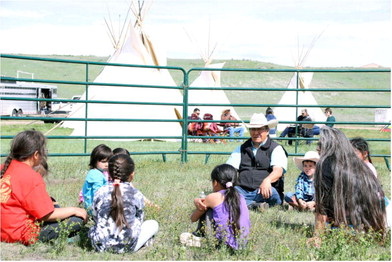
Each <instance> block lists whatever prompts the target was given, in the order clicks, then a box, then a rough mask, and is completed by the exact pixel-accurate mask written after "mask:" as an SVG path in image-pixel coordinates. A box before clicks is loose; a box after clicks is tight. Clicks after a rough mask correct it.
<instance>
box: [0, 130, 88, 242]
mask: <svg viewBox="0 0 392 262" xmlns="http://www.w3.org/2000/svg"><path fill="white" fill-rule="evenodd" d="M46 156H47V152H46V138H45V136H44V135H43V134H42V133H41V132H39V131H35V130H26V131H23V132H20V133H19V134H17V135H16V136H15V137H14V139H13V140H12V144H11V150H10V153H9V155H8V156H7V159H6V161H5V163H4V164H3V165H2V166H1V180H0V182H1V183H0V185H1V227H0V228H1V241H2V242H7V243H15V242H20V243H23V244H24V245H30V244H33V243H35V242H36V241H37V240H38V239H39V240H40V241H49V240H52V239H55V238H57V237H58V236H59V234H58V232H59V230H60V229H61V227H60V228H59V227H57V226H56V225H59V223H58V221H63V220H67V219H68V218H70V217H73V216H74V217H79V218H80V219H79V222H80V223H81V224H83V223H84V222H85V221H86V220H87V213H86V211H85V210H84V209H82V208H77V207H63V208H55V207H54V205H53V201H52V199H51V198H50V196H49V194H48V193H47V191H46V185H45V182H44V180H43V178H42V176H41V175H40V174H38V173H37V172H36V171H34V168H35V167H36V166H38V165H39V164H41V163H42V161H43V160H45V159H46ZM40 222H45V223H52V222H54V223H56V225H54V224H52V226H49V227H45V226H41V225H40Z"/></svg>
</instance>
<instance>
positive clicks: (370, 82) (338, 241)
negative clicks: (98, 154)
mask: <svg viewBox="0 0 392 262" xmlns="http://www.w3.org/2000/svg"><path fill="white" fill-rule="evenodd" d="M54 57H58V58H62V59H73V60H83V61H101V62H104V61H106V60H107V57H73V56H49V58H54ZM214 62H226V64H225V68H282V66H279V65H274V64H268V63H262V62H257V61H250V60H230V61H214ZM168 64H169V65H170V66H180V67H183V68H185V69H186V70H188V69H190V68H192V67H202V66H203V62H202V61H201V60H180V59H175V60H174V59H169V61H168ZM1 66H2V68H1V70H2V72H1V74H2V75H5V76H13V77H14V76H16V71H17V70H22V71H27V72H33V73H34V74H35V75H34V78H36V79H56V80H68V81H85V77H86V76H85V68H84V67H83V66H80V65H72V64H59V63H48V62H33V61H27V62H26V61H24V62H21V61H20V60H11V59H2V61H1ZM101 70H102V67H101V66H91V67H90V68H89V80H90V81H92V80H94V79H95V77H96V76H97V75H98V74H99V72H100V71H101ZM172 75H173V78H174V80H175V81H176V83H177V84H180V83H181V75H180V74H178V73H173V74H172ZM196 76H197V74H195V73H193V74H191V75H190V81H192V80H193V79H194V78H195V77H196ZM291 77H292V74H290V73H246V72H241V73H239V72H236V73H233V72H230V73H229V72H223V73H222V86H226V87H271V88H285V87H286V86H287V84H288V82H289V81H290V78H291ZM311 88H330V89H331V92H313V94H314V96H315V97H316V100H317V101H318V103H319V104H320V105H325V104H329V105H331V104H335V105H337V104H342V105H369V104H370V105H390V93H388V94H385V93H378V92H371V93H361V92H358V93H349V92H347V93H337V92H333V89H336V88H370V89H381V88H383V89H387V88H390V74H380V73H366V74H354V73H344V74H340V73H316V74H315V75H314V77H313V81H312V84H311ZM83 92H84V87H83V86H71V85H65V84H64V85H59V91H58V96H59V97H62V98H71V97H72V96H73V95H77V94H82V93H83ZM282 93H283V92H277V91H269V92H255V91H226V94H227V96H228V97H229V99H230V101H231V102H232V103H252V104H260V105H262V104H271V103H272V104H273V103H277V102H278V101H279V98H280V97H281V95H282ZM236 111H237V112H238V113H239V115H240V117H241V118H242V119H243V120H249V118H250V116H251V114H252V113H254V112H264V111H265V107H263V106H260V107H257V108H248V107H239V108H236ZM334 115H335V116H336V118H337V121H373V120H374V109H336V110H334ZM52 127H53V124H43V123H41V122H34V121H32V122H30V123H28V124H23V125H21V124H16V125H11V124H7V121H2V123H1V134H2V135H15V134H16V133H18V132H19V131H22V130H24V129H30V128H35V129H37V130H40V131H42V132H46V131H48V130H50V129H51V128H52ZM339 128H341V129H342V130H343V132H344V133H345V134H346V135H347V137H349V138H351V137H355V136H362V137H365V138H382V139H389V138H390V133H382V132H379V131H378V130H377V128H374V129H360V128H356V129H352V128H350V129H349V128H344V127H343V126H340V127H339ZM71 132H72V130H71V129H66V128H57V129H55V130H54V131H52V132H51V133H50V135H51V136H55V135H60V136H61V135H69V134H71ZM99 143H106V144H107V145H109V146H110V147H112V148H115V147H119V146H121V147H126V148H127V149H128V150H129V151H131V152H144V151H178V149H179V148H180V143H177V142H158V141H155V142H124V141H121V142H119V141H98V140H93V141H89V142H88V146H87V151H88V152H91V150H92V148H94V147H95V146H96V145H98V144H99ZM9 144H10V140H8V139H2V140H1V141H0V147H1V148H0V152H1V153H2V154H5V153H7V152H8V150H9ZM281 144H282V145H284V146H285V148H286V149H287V151H288V152H290V153H294V152H295V151H294V147H292V146H287V145H286V143H285V142H284V141H283V142H281ZM238 145H239V143H238V142H232V143H227V144H203V143H189V148H188V150H189V151H219V152H231V151H232V150H234V148H235V147H236V146H238ZM370 148H371V153H372V154H388V155H390V151H391V148H390V143H386V142H370ZM48 149H49V153H50V154H56V153H80V152H82V151H83V142H82V141H69V140H56V139H50V140H49V141H48ZM308 150H315V143H313V144H311V145H304V144H301V145H300V146H299V149H298V152H299V153H305V152H306V151H308ZM133 158H134V160H135V162H136V177H135V181H134V183H135V185H136V187H137V188H138V189H140V190H141V192H143V193H144V194H145V195H146V196H147V197H148V198H149V199H151V200H152V201H154V202H155V203H156V204H158V205H160V206H161V210H156V209H153V208H146V219H156V220H157V221H158V222H159V224H160V231H159V233H158V235H157V237H156V241H155V244H154V245H153V246H151V247H148V248H146V249H142V250H141V251H140V252H137V253H135V254H124V255H114V254H110V253H96V252H94V251H92V250H91V247H90V246H89V245H88V241H86V237H85V235H83V234H82V235H81V241H75V242H73V243H67V240H66V239H59V240H58V241H56V242H55V243H54V244H42V243H38V244H36V245H34V246H32V247H24V246H23V245H20V244H4V243H0V250H1V259H2V260H253V261H256V260H301V261H302V260H388V261H390V260H391V250H390V247H391V246H390V245H391V241H390V235H389V236H388V239H387V241H386V243H384V244H381V245H380V244H379V243H376V242H375V241H373V240H371V239H368V237H367V236H361V235H358V236H357V237H356V238H355V239H354V240H350V239H351V237H350V236H349V235H345V234H344V233H342V232H340V231H338V232H334V233H332V234H330V235H329V236H326V237H325V239H324V243H326V244H325V245H323V246H322V247H321V248H320V249H316V248H312V247H311V248H309V247H307V246H306V244H305V242H306V239H307V238H308V237H310V236H311V235H312V232H313V224H314V222H313V220H314V216H313V214H311V213H299V212H296V211H286V210H282V209H281V208H279V207H274V208H270V209H268V210H267V211H265V212H263V213H259V212H251V222H252V230H251V236H250V242H249V245H248V247H247V249H246V250H243V251H241V252H238V253H236V254H230V252H228V251H227V250H225V249H221V250H215V249H213V248H211V247H209V246H208V245H205V246H204V247H202V248H199V249H198V248H189V247H183V246H182V245H181V244H180V242H179V235H180V234H181V233H182V232H191V231H193V230H194V228H195V226H196V225H195V224H191V222H190V219H189V217H190V214H191V212H192V210H193V198H195V197H197V196H198V195H199V194H200V192H201V191H206V192H208V191H210V188H211V182H210V181H209V175H210V172H211V170H212V169H213V167H215V166H216V165H218V164H221V163H224V162H226V160H227V158H228V156H227V155H212V156H211V157H210V158H209V160H208V162H207V164H205V163H204V162H205V155H189V161H188V162H187V163H181V162H180V156H179V155H167V161H166V162H163V161H162V156H161V155H134V156H133ZM3 161H4V159H2V162H3ZM88 161H89V159H88V157H53V156H50V157H49V166H50V176H49V177H48V179H47V189H48V191H49V193H50V194H51V195H52V196H53V197H54V198H55V199H56V200H57V201H58V202H59V203H60V205H61V206H64V207H65V206H75V205H77V196H78V193H79V191H80V189H81V186H82V184H83V182H84V179H85V176H86V173H87V170H88ZM373 161H374V165H375V167H376V169H377V171H378V174H379V179H380V182H381V184H382V185H383V188H384V191H385V193H386V195H387V196H388V197H389V198H391V179H390V172H389V170H388V169H387V167H386V164H385V162H384V159H383V158H374V159H373ZM298 175H299V170H297V168H296V167H295V165H294V164H293V161H292V157H289V167H288V170H287V174H286V175H285V191H286V192H288V191H293V190H294V184H295V179H296V178H297V176H298ZM90 225H91V222H89V223H88V224H87V226H90Z"/></svg>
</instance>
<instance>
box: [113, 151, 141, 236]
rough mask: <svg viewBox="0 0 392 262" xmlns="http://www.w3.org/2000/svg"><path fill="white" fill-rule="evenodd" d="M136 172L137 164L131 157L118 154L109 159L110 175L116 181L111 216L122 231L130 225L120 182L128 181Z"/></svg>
mask: <svg viewBox="0 0 392 262" xmlns="http://www.w3.org/2000/svg"><path fill="white" fill-rule="evenodd" d="M134 171H135V163H134V162H133V160H132V158H131V157H130V156H129V155H126V154H118V155H114V156H113V157H111V158H110V159H109V175H110V177H111V179H112V181H114V183H113V185H114V188H113V192H112V203H111V210H110V216H111V217H112V219H113V221H115V223H116V226H117V227H118V228H120V231H121V229H122V228H123V227H124V226H128V223H127V221H126V219H125V216H124V203H123V199H122V195H121V189H120V185H119V183H118V182H126V181H128V180H129V176H130V175H131V174H132V173H133V172H134Z"/></svg>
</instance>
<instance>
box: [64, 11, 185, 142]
mask: <svg viewBox="0 0 392 262" xmlns="http://www.w3.org/2000/svg"><path fill="white" fill-rule="evenodd" d="M139 8H140V6H139ZM141 11H142V10H141V9H139V10H136V11H135V9H134V13H135V14H137V16H136V25H135V27H134V26H132V24H131V23H128V24H129V26H128V30H126V31H127V35H126V36H125V38H124V41H123V43H122V44H119V42H118V41H117V42H116V45H117V46H118V48H116V50H115V52H114V54H113V55H112V56H111V58H110V59H109V61H108V62H109V63H120V64H134V65H136V64H137V65H156V66H165V65H166V58H162V56H159V55H158V54H157V52H156V48H155V47H154V46H153V45H152V43H151V41H150V40H149V38H148V37H147V35H146V34H145V33H144V30H143V27H142V21H143V15H142V14H143V13H142V12H141ZM136 30H139V31H140V34H138V33H137V32H136ZM94 82H96V83H118V84H131V85H157V86H171V87H175V86H176V84H175V82H174V81H173V79H172V77H171V76H170V74H169V72H168V70H166V69H160V70H157V69H149V68H135V67H122V66H121V67H120V66H105V67H104V69H103V71H102V72H101V73H100V74H99V75H98V77H97V78H96V79H95V81H94ZM85 98H86V94H83V96H82V97H81V100H84V99H85ZM88 99H89V100H105V101H127V102H137V103H138V102H146V103H154V102H160V103H182V101H183V98H182V95H181V93H180V91H179V90H178V89H166V88H164V89H162V88H145V87H116V86H105V85H102V86H101V85H99V86H98V85H91V86H89V89H88ZM80 105H81V106H79V107H75V108H74V110H73V111H72V112H71V113H70V117H71V118H83V117H85V110H86V108H85V105H84V104H80ZM87 108H88V110H87V116H88V117H89V118H111V119H169V120H175V119H177V118H176V115H175V113H174V110H173V108H175V106H173V105H167V106H166V105H141V104H133V105H129V104H128V105H127V104H98V103H90V104H89V105H88V107H87ZM176 108H177V109H178V110H179V111H180V112H181V111H182V107H179V106H176ZM64 126H65V127H71V128H74V130H73V132H72V135H75V136H77V135H84V134H85V122H84V121H66V122H64ZM87 135H89V136H153V137H154V136H158V137H159V136H181V126H180V125H179V123H177V122H155V121H153V122H146V121H91V122H88V123H87ZM163 140H167V139H163ZM172 141H173V140H172Z"/></svg>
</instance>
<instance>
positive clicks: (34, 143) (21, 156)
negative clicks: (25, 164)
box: [1, 130, 46, 177]
mask: <svg viewBox="0 0 392 262" xmlns="http://www.w3.org/2000/svg"><path fill="white" fill-rule="evenodd" d="M35 152H38V153H39V154H40V156H41V158H42V159H45V160H46V138H45V136H44V135H43V134H42V133H41V132H40V131H36V130H26V131H23V132H20V133H19V134H17V135H16V136H15V137H14V139H13V140H12V142H11V149H10V153H9V155H8V157H7V159H6V160H5V163H4V166H3V168H2V169H1V177H3V175H4V174H5V172H6V171H7V169H8V167H9V165H10V163H11V161H12V160H13V159H15V160H18V161H24V160H26V159H28V158H29V157H31V156H32V155H34V153H35Z"/></svg>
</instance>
